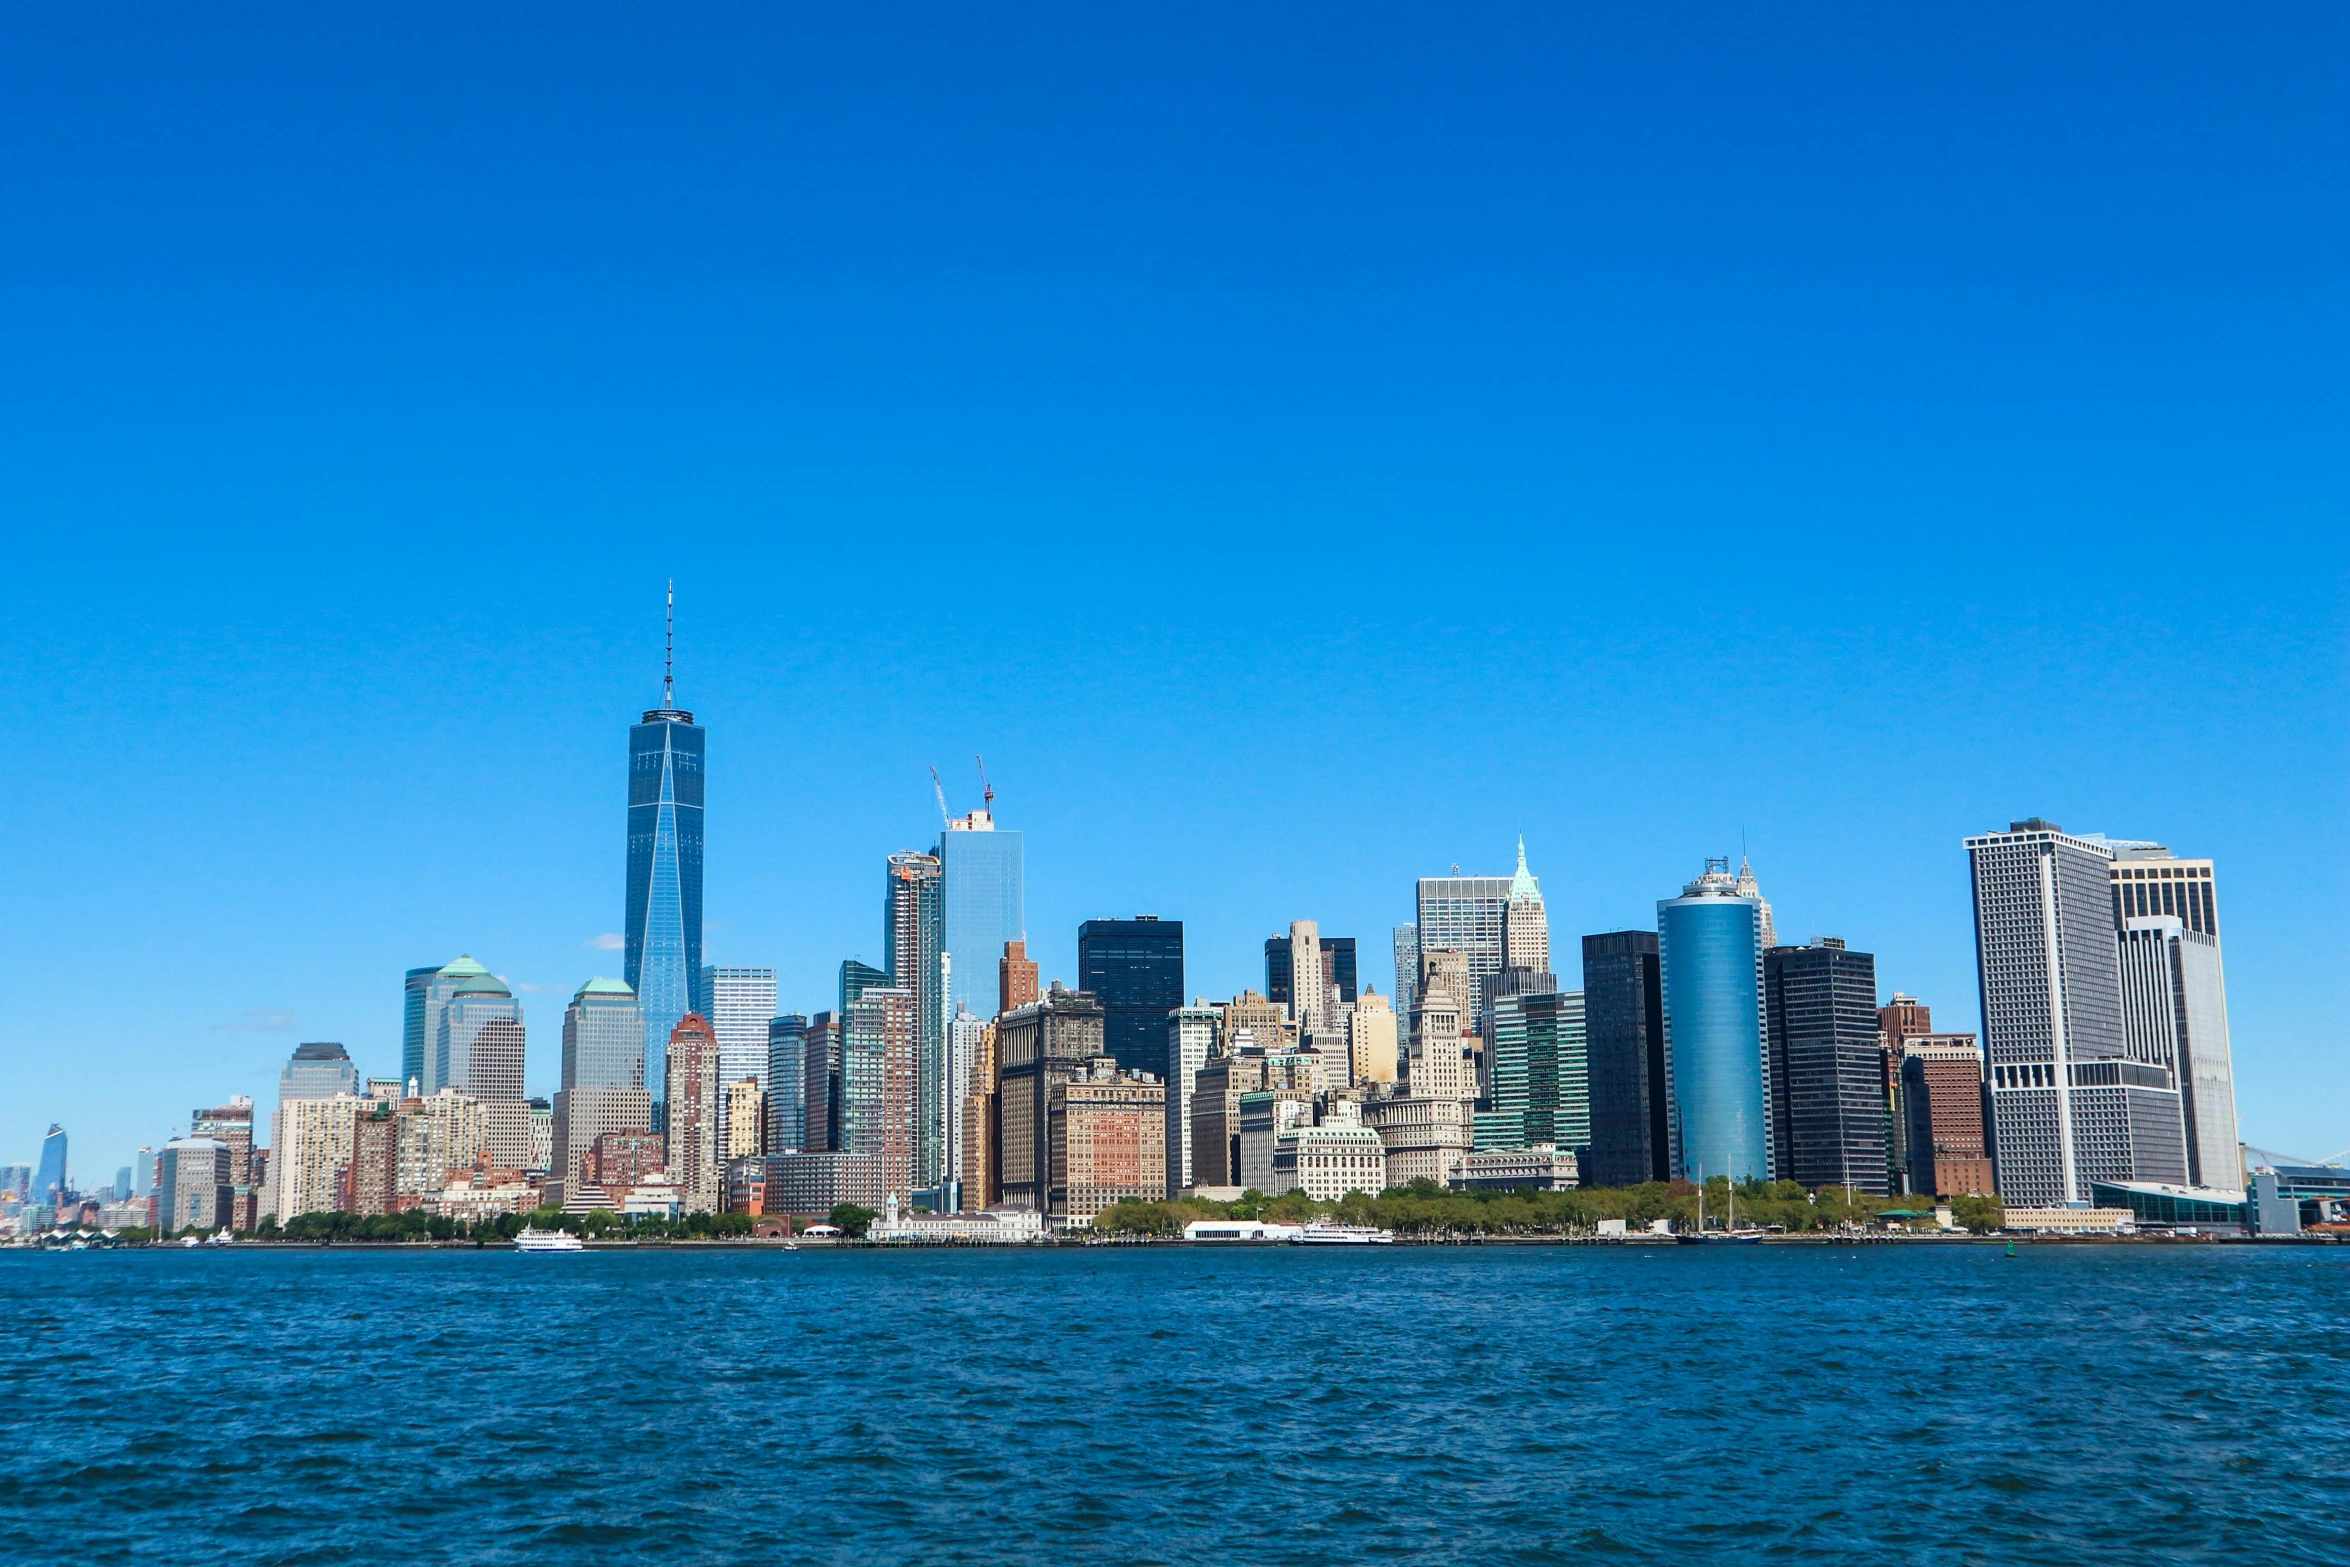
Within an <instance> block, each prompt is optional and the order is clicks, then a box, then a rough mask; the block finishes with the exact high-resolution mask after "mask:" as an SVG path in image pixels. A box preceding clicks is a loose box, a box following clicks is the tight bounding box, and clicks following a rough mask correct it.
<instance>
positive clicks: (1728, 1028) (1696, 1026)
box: [1656, 858, 1771, 1181]
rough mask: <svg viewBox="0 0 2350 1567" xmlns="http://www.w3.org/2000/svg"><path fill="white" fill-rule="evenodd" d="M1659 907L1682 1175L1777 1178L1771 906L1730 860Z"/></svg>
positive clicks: (1712, 864)
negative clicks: (1770, 1025) (1769, 1008)
mask: <svg viewBox="0 0 2350 1567" xmlns="http://www.w3.org/2000/svg"><path fill="white" fill-rule="evenodd" d="M1705 866H1706V868H1705V874H1704V875H1702V876H1700V877H1698V878H1697V880H1695V881H1693V882H1691V883H1690V884H1689V885H1688V886H1687V887H1686V888H1684V889H1683V890H1682V893H1681V896H1680V897H1678V898H1667V899H1664V900H1662V901H1660V902H1659V903H1658V904H1657V906H1656V930H1657V945H1658V948H1659V951H1660V963H1659V967H1660V968H1661V969H1662V971H1663V975H1662V977H1663V982H1664V983H1663V989H1664V1003H1665V1049H1666V1054H1667V1058H1668V1059H1669V1060H1670V1061H1671V1063H1672V1072H1673V1100H1674V1103H1675V1105H1676V1106H1677V1107H1678V1110H1679V1117H1678V1119H1679V1122H1680V1134H1681V1148H1680V1173H1681V1174H1682V1175H1683V1176H1685V1177H1687V1178H1689V1179H1691V1180H1695V1179H1697V1178H1698V1177H1699V1175H1700V1174H1701V1173H1702V1174H1703V1175H1704V1176H1705V1177H1707V1178H1709V1179H1710V1178H1711V1177H1713V1176H1717V1175H1726V1176H1728V1177H1729V1178H1730V1179H1731V1180H1733V1181H1743V1180H1749V1179H1756V1180H1769V1179H1770V1178H1771V1093H1770V1066H1769V1063H1770V1040H1769V1038H1768V1036H1767V1034H1766V1032H1765V1029H1764V1026H1763V1005H1762V1000H1763V984H1762V955H1763V934H1762V905H1761V901H1760V900H1759V899H1757V898H1753V897H1741V896H1740V895H1739V892H1738V878H1737V877H1735V876H1732V875H1731V874H1730V862H1729V860H1728V859H1727V858H1724V859H1719V860H1707V861H1706V862H1705Z"/></svg>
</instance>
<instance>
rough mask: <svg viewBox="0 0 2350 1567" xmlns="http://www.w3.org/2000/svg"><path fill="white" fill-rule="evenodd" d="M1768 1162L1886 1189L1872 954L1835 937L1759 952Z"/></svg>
mask: <svg viewBox="0 0 2350 1567" xmlns="http://www.w3.org/2000/svg"><path fill="white" fill-rule="evenodd" d="M1763 1004H1764V1013H1765V1021H1766V1024H1767V1026H1768V1028H1769V1032H1770V1044H1771V1059H1770V1085H1771V1131H1772V1135H1773V1141H1774V1144H1775V1146H1774V1148H1773V1150H1772V1161H1771V1162H1772V1168H1773V1169H1774V1170H1775V1171H1776V1172H1777V1174H1778V1178H1779V1179H1780V1180H1783V1181H1800V1182H1802V1183H1803V1184H1804V1185H1806V1186H1811V1187H1821V1186H1841V1187H1843V1188H1844V1189H1845V1190H1847V1191H1864V1192H1873V1193H1876V1194H1877V1195H1879V1196H1882V1195H1884V1194H1885V1192H1886V1190H1887V1185H1888V1169H1889V1166H1888V1163H1887V1156H1886V1150H1885V1138H1886V1126H1885V1115H1886V1104H1885V1072H1884V1057H1883V1053H1882V1052H1881V1051H1880V1049H1879V1048H1878V1044H1877V1033H1878V1030H1877V960H1876V958H1875V957H1874V956H1872V955H1871V954H1869V953H1866V952H1855V951H1853V950H1851V948H1849V947H1848V946H1846V945H1845V943H1844V942H1843V940H1842V939H1840V938H1838V937H1835V936H1823V937H1821V938H1820V939H1819V940H1818V941H1815V942H1813V943H1812V944H1811V945H1809V946H1805V947H1771V948H1768V949H1767V950H1765V951H1764V953H1763Z"/></svg>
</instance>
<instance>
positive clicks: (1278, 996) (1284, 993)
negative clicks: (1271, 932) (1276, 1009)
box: [1265, 936, 1297, 1007]
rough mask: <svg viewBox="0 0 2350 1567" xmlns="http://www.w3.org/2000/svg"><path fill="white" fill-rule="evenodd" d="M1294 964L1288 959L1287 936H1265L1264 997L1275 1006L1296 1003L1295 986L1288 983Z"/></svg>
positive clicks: (1286, 1005) (1287, 1005)
mask: <svg viewBox="0 0 2350 1567" xmlns="http://www.w3.org/2000/svg"><path fill="white" fill-rule="evenodd" d="M1294 967H1295V965H1294V964H1293V963H1292V962H1291V961H1290V952H1289V938H1288V937H1287V936H1267V937H1266V938H1265V999H1266V1000H1267V1001H1270V1002H1272V1003H1273V1004H1274V1005H1275V1006H1283V1007H1294V1006H1296V1005H1297V987H1296V986H1295V985H1294V984H1292V983H1290V975H1291V973H1292V972H1293V971H1294Z"/></svg>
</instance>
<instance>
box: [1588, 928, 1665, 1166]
mask: <svg viewBox="0 0 2350 1567" xmlns="http://www.w3.org/2000/svg"><path fill="white" fill-rule="evenodd" d="M1583 1017H1584V1051H1585V1055H1586V1058H1587V1059H1588V1061H1589V1063H1590V1072H1591V1156H1590V1158H1589V1159H1588V1160H1587V1161H1585V1162H1583V1164H1582V1165H1581V1167H1580V1168H1581V1175H1582V1179H1583V1183H1584V1184H1585V1185H1587V1186H1637V1185H1640V1184H1641V1183H1642V1182H1644V1181H1669V1180H1671V1179H1672V1178H1673V1168H1674V1163H1673V1147H1674V1139H1673V1086H1672V1074H1671V1073H1670V1072H1669V1071H1668V1070H1667V1068H1666V1065H1665V1003H1664V986H1663V980H1662V976H1661V974H1660V972H1659V968H1658V962H1657V938H1656V932H1655V931H1653V930H1618V931H1609V932H1607V933H1605V934H1603V935H1596V936H1585V937H1584V938H1583Z"/></svg>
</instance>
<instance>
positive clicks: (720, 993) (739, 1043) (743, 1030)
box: [694, 966, 775, 1148]
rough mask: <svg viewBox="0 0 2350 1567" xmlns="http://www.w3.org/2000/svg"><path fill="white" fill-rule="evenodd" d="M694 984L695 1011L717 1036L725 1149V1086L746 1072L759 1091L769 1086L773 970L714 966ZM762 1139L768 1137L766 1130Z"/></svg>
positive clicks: (720, 1140)
mask: <svg viewBox="0 0 2350 1567" xmlns="http://www.w3.org/2000/svg"><path fill="white" fill-rule="evenodd" d="M697 988H698V990H699V991H700V995H699V998H698V999H697V1000H696V1002H695V1004H694V1010H695V1011H696V1012H699V1013H701V1014H702V1016H703V1018H704V1019H705V1020H707V1021H708V1023H709V1025H710V1032H711V1033H713V1034H715V1035H717V1036H718V1082H719V1092H718V1146H719V1147H721V1148H729V1147H732V1146H733V1144H732V1143H731V1142H729V1141H728V1138H729V1137H730V1136H731V1131H732V1118H731V1116H730V1115H729V1113H728V1109H727V1094H726V1087H725V1085H727V1084H729V1083H739V1082H741V1081H742V1080H743V1079H744V1078H746V1077H748V1078H752V1079H755V1080H756V1081H757V1082H758V1085H759V1092H761V1093H763V1094H764V1093H767V1092H769V1090H770V1086H771V1079H770V1075H769V1072H768V1067H767V1025H768V1024H769V1023H770V1022H771V1021H773V1020H774V1017H775V970H773V969H771V968H719V967H716V966H712V967H709V968H705V969H703V970H702V971H701V984H700V985H699V986H698V987H697ZM760 1140H761V1141H762V1142H764V1141H765V1140H766V1134H765V1131H764V1129H762V1130H761V1133H760Z"/></svg>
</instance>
